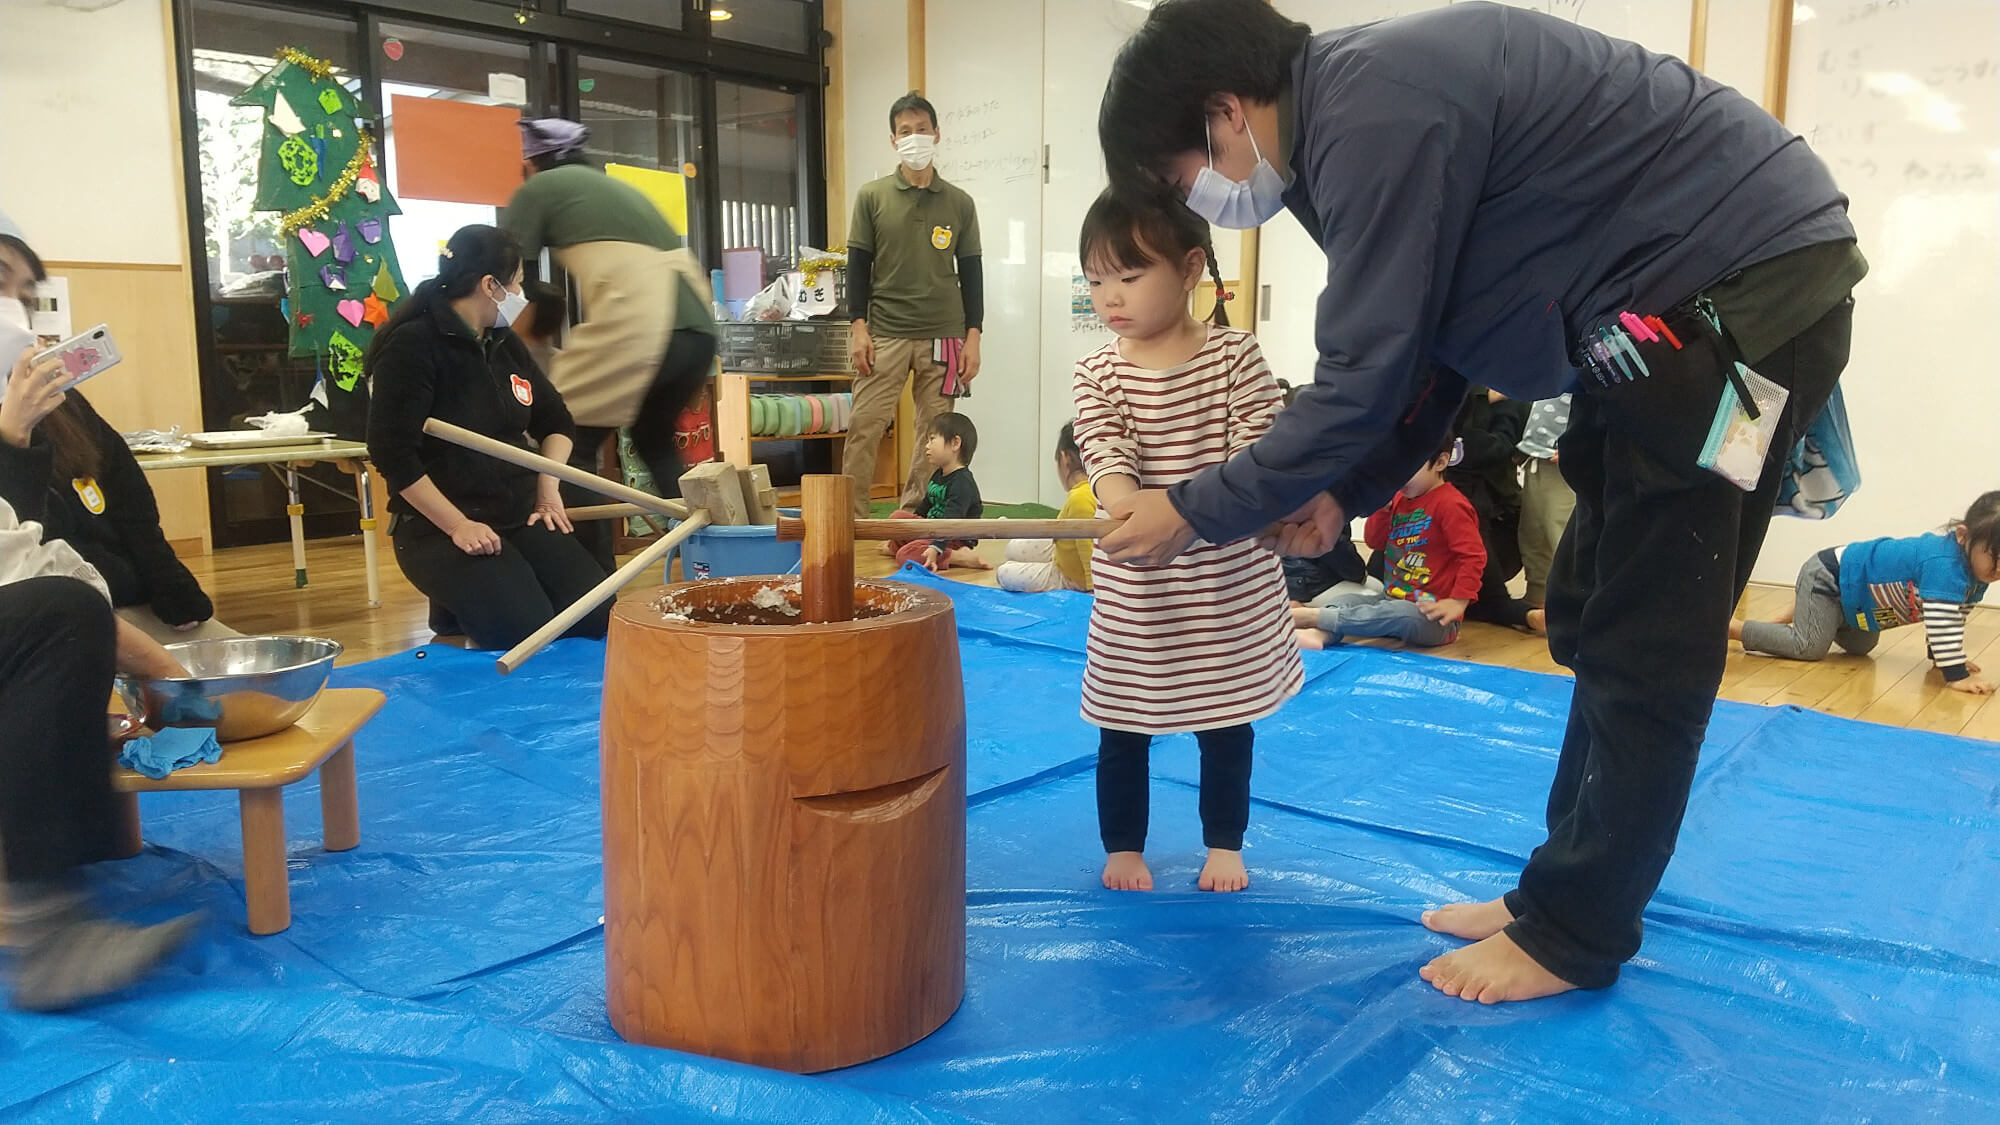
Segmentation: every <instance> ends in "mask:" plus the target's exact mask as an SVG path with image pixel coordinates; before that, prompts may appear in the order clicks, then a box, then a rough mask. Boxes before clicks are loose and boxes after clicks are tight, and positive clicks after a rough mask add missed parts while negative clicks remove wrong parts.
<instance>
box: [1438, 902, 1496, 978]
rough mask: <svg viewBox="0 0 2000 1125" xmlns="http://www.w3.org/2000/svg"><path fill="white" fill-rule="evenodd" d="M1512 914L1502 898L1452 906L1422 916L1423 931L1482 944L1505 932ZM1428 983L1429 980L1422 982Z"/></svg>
mask: <svg viewBox="0 0 2000 1125" xmlns="http://www.w3.org/2000/svg"><path fill="white" fill-rule="evenodd" d="M1513 920H1514V912H1513V911H1511V910H1509V909H1507V900H1506V899H1504V898H1496V899H1490V900H1488V901H1486V902H1454V903H1451V904H1450V905H1447V906H1440V907H1438V908H1437V909H1436V910H1426V911H1424V913H1423V921H1424V928H1425V929H1427V930H1434V931H1436V932H1438V933H1441V934H1450V935H1451V936H1453V937H1456V938H1464V939H1465V940H1467V941H1484V940H1486V939H1487V938H1490V937H1492V936H1493V935H1494V934H1497V933H1499V932H1500V931H1501V930H1504V929H1506V928H1507V923H1509V922H1512V921H1513ZM1426 979H1429V978H1426Z"/></svg>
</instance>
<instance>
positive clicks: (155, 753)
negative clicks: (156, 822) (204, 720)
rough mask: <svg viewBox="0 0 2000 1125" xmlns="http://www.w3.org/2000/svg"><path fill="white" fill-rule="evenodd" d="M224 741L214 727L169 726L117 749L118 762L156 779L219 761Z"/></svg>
mask: <svg viewBox="0 0 2000 1125" xmlns="http://www.w3.org/2000/svg"><path fill="white" fill-rule="evenodd" d="M221 758H222V743H220V742H217V741H216V740H215V731H214V729H213V728H209V727H201V728H192V727H168V728H167V729H166V730H163V731H160V732H159V733H157V734H154V735H150V736H148V737H146V738H135V739H133V740H132V741H130V742H127V743H126V744H125V748H124V749H123V750H120V751H119V752H118V764H119V765H121V766H124V767H125V768H126V769H129V770H132V771H134V772H136V773H142V774H145V775H146V776H147V777H150V778H152V779H153V780H155V781H158V780H159V779H161V778H163V777H165V776H167V775H168V774H170V773H172V772H174V771H175V770H178V769H185V768H187V767H188V766H196V765H200V764H201V763H203V762H214V761H220V760H221Z"/></svg>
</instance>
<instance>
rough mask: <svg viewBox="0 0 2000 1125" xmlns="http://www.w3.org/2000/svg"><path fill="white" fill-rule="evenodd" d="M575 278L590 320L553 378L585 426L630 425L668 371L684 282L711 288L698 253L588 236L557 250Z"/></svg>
mask: <svg viewBox="0 0 2000 1125" xmlns="http://www.w3.org/2000/svg"><path fill="white" fill-rule="evenodd" d="M553 253H554V255H555V259H556V262H557V263H558V264H559V265H561V266H562V268H563V269H564V270H566V271H568V273H569V275H570V276H571V277H572V278H574V279H575V282H576V292H577V293H578V295H579V296H580V297H581V298H582V301H583V323H582V324H580V325H577V326H576V327H575V328H573V329H571V330H570V333H569V338H568V340H566V341H565V343H564V346H563V349H562V351H561V353H559V354H558V355H557V356H556V360H555V368H554V370H552V371H550V372H549V381H550V382H551V383H554V384H555V388H556V390H557V391H559V392H561V393H562V396H563V403H564V405H566V406H568V407H569V412H570V415H571V417H573V418H575V419H576V424H577V425H579V426H601V427H606V428H614V429H615V428H617V427H621V426H629V425H631V424H632V422H633V420H634V419H636V418H637V417H638V416H639V404H640V403H641V402H642V401H644V400H645V397H646V391H647V390H648V389H649V388H651V387H652V385H653V380H654V378H655V377H657V376H658V375H659V373H660V361H661V360H662V359H664V358H665V357H666V354H667V343H668V341H669V340H671V339H672V337H673V333H674V310H675V309H676V308H677V307H678V305H679V297H680V292H679V289H678V288H677V286H679V285H681V284H682V283H683V282H684V281H685V283H686V284H689V285H692V286H694V287H695V289H694V291H695V292H696V293H701V292H703V291H704V290H705V289H706V287H707V284H708V283H707V280H706V279H705V278H703V277H702V274H701V267H700V265H699V263H698V262H696V260H695V256H694V254H693V253H691V252H690V251H687V250H684V249H683V250H655V249H654V248H652V247H650V246H646V245H642V244H640V243H636V242H581V243H578V244H577V245H575V246H565V247H562V248H561V249H558V250H554V251H553Z"/></svg>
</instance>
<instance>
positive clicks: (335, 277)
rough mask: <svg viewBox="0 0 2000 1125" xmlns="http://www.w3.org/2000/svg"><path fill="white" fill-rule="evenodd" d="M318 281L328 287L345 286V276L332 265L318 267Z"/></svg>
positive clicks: (338, 287) (341, 287) (340, 287)
mask: <svg viewBox="0 0 2000 1125" xmlns="http://www.w3.org/2000/svg"><path fill="white" fill-rule="evenodd" d="M319 283H320V284H321V285H324V286H326V287H327V288H328V289H345V288H347V278H346V276H345V275H343V274H342V273H341V272H340V271H339V270H338V269H336V268H334V267H333V266H321V267H320V268H319Z"/></svg>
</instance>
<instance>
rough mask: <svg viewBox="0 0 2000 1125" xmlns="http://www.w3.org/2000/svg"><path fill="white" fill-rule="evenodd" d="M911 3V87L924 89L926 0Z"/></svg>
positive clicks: (914, 0) (919, 90)
mask: <svg viewBox="0 0 2000 1125" xmlns="http://www.w3.org/2000/svg"><path fill="white" fill-rule="evenodd" d="M908 3H909V5H910V89H912V90H915V91H917V92H918V93H920V94H921V93H923V91H924V0H908Z"/></svg>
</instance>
